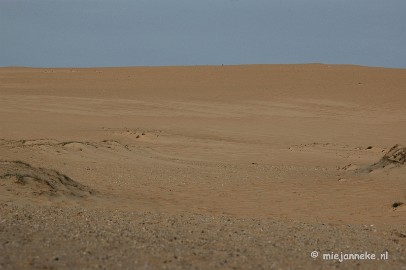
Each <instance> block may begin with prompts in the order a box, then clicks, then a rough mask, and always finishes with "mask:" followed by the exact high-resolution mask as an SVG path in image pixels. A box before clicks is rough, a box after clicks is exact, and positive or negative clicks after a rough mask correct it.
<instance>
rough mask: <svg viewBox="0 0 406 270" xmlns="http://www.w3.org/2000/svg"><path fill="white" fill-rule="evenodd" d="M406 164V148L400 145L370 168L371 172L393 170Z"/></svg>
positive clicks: (368, 168)
mask: <svg viewBox="0 0 406 270" xmlns="http://www.w3.org/2000/svg"><path fill="white" fill-rule="evenodd" d="M405 164H406V147H405V146H403V145H400V144H396V145H395V146H393V147H392V148H391V149H390V150H389V151H388V152H387V153H386V154H385V155H384V156H383V157H382V158H381V159H380V160H379V161H378V162H377V163H375V164H373V165H371V166H368V167H367V170H368V171H369V172H371V171H374V170H377V169H383V168H387V167H388V168H393V167H398V166H400V165H405Z"/></svg>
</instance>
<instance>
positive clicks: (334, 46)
mask: <svg viewBox="0 0 406 270" xmlns="http://www.w3.org/2000/svg"><path fill="white" fill-rule="evenodd" d="M405 14H406V1H405V0H380V1H378V0H200V1H199V0H114V1H113V0H110V1H108V0H0V66H38V67H46V66H48V67H58V66H59V67H63V66H69V67H88V66H150V65H212V64H257V63H270V64H272V63H308V62H322V63H332V64H334V63H349V64H359V65H370V66H385V67H403V68H406V15H405Z"/></svg>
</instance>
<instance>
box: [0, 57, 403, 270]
mask: <svg viewBox="0 0 406 270" xmlns="http://www.w3.org/2000/svg"><path fill="white" fill-rule="evenodd" d="M405 104H406V70H405V69H384V68H370V67H359V66H344V65H321V64H309V65H246V66H195V67H130V68H89V69H73V68H61V69H43V68H19V67H9V68H0V269H32V268H34V269H74V268H76V269H78V268H80V269H329V268H333V269H336V268H338V269H349V268H357V269H406V164H405V159H406V149H405V148H404V146H402V145H405V144H406V106H405ZM397 144H398V145H397ZM392 147H395V148H392ZM312 251H319V252H320V254H322V253H331V252H334V253H340V252H344V253H364V252H368V253H376V254H381V253H384V252H386V251H387V252H388V254H389V258H388V260H374V261H373V260H358V261H344V262H341V263H340V262H338V261H337V260H322V258H321V256H320V257H319V258H316V259H313V258H311V257H310V253H311V252H312Z"/></svg>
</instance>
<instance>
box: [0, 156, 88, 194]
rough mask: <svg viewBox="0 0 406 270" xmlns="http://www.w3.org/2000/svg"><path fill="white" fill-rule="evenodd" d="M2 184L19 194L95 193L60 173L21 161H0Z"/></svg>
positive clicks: (0, 180) (0, 179)
mask: <svg viewBox="0 0 406 270" xmlns="http://www.w3.org/2000/svg"><path fill="white" fill-rule="evenodd" d="M0 184H1V185H0V187H5V188H6V190H7V191H11V192H13V191H14V192H16V193H18V194H22V193H31V194H33V195H47V196H64V197H86V196H89V195H92V194H94V193H95V191H94V190H92V189H90V188H89V187H86V186H84V185H82V184H80V183H78V182H76V181H74V180H73V179H71V178H69V177H68V176H66V175H64V174H61V173H60V172H58V171H55V170H50V169H44V168H36V167H32V166H31V165H29V164H27V163H24V162H21V161H0Z"/></svg>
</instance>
